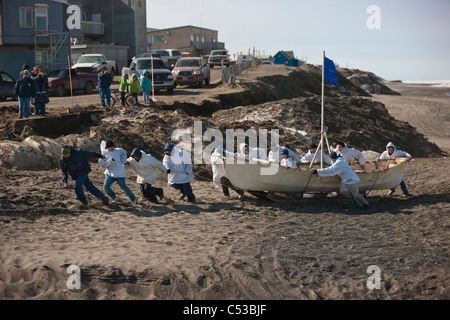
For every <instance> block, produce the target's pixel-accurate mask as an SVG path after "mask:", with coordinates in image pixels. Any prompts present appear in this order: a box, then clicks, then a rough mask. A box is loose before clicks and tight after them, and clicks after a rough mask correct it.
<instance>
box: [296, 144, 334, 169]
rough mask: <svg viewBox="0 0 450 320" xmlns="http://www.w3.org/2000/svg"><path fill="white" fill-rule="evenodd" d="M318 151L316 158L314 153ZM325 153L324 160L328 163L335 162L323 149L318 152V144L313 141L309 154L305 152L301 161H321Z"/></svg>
mask: <svg viewBox="0 0 450 320" xmlns="http://www.w3.org/2000/svg"><path fill="white" fill-rule="evenodd" d="M316 153H317V155H316V158H315V159H314V155H315V154H316ZM322 154H323V162H324V163H326V164H328V165H330V166H331V165H332V164H333V163H332V162H331V159H330V157H328V156H327V155H326V154H325V153H323V152H322V151H319V152H317V144H315V143H313V144H311V145H310V146H309V151H308V153H307V154H305V155H304V156H303V157H302V159H301V161H302V163H311V162H312V161H313V159H314V163H320V162H321V160H320V158H321V155H322Z"/></svg>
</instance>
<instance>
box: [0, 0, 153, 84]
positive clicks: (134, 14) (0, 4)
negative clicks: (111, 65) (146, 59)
mask: <svg viewBox="0 0 450 320" xmlns="http://www.w3.org/2000/svg"><path fill="white" fill-rule="evenodd" d="M69 5H74V6H77V7H78V8H80V17H79V19H80V20H81V23H80V27H79V28H71V29H69V28H68V26H67V24H68V19H69V18H70V17H71V16H72V15H73V13H72V12H67V10H68V7H69ZM146 16H147V15H146V1H145V0H102V1H92V0H70V1H67V0H14V1H13V0H0V69H3V70H5V71H6V72H8V73H9V74H11V75H12V76H13V77H15V78H17V77H18V75H19V72H20V70H21V67H22V65H23V64H28V65H29V66H35V65H43V66H44V68H45V70H47V71H49V70H51V69H55V68H66V67H67V66H68V64H69V60H72V62H73V60H76V58H77V56H79V55H81V54H83V53H103V54H105V56H106V57H107V59H108V60H116V62H117V65H118V67H119V70H120V68H121V67H123V66H127V65H128V63H129V60H130V59H131V58H132V57H133V56H135V55H136V54H138V53H141V52H145V51H146V50H147V28H146Z"/></svg>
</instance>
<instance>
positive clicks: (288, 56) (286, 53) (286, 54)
mask: <svg viewBox="0 0 450 320" xmlns="http://www.w3.org/2000/svg"><path fill="white" fill-rule="evenodd" d="M278 52H281V53H282V54H284V55H285V56H286V57H287V58H289V59H293V58H294V51H283V50H281V51H278Z"/></svg>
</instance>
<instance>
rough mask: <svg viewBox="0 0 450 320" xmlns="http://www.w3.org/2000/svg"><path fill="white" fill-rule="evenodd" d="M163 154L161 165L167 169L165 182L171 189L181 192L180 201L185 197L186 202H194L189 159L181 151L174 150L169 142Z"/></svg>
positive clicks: (190, 161) (192, 174) (192, 177)
mask: <svg viewBox="0 0 450 320" xmlns="http://www.w3.org/2000/svg"><path fill="white" fill-rule="evenodd" d="M164 154H165V155H164V158H163V162H162V163H163V165H164V167H166V169H168V171H167V182H168V183H169V185H170V186H171V187H172V188H175V189H177V190H179V191H180V192H181V194H182V196H181V199H182V200H183V199H184V198H185V197H187V201H188V202H195V196H194V193H193V192H192V187H191V181H192V180H193V179H194V172H193V171H192V160H191V157H190V156H189V155H188V154H187V153H186V152H184V151H183V150H179V149H177V148H175V147H174V146H173V145H172V144H171V143H170V142H168V143H167V144H166V146H165V147H164Z"/></svg>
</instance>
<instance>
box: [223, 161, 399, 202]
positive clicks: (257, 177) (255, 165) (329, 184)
mask: <svg viewBox="0 0 450 320" xmlns="http://www.w3.org/2000/svg"><path fill="white" fill-rule="evenodd" d="M228 160H230V159H228ZM242 162H243V161H242V160H241V161H240V162H238V161H227V159H226V158H224V161H223V163H224V169H225V172H226V174H227V176H228V179H229V180H230V182H231V183H232V184H233V185H234V186H236V187H238V188H240V189H242V190H247V191H258V192H279V193H299V194H304V193H330V192H337V193H339V192H340V190H341V179H340V177H339V176H334V177H323V178H321V177H319V176H318V175H316V174H312V171H313V169H315V168H319V166H318V165H313V166H312V167H311V168H310V165H309V164H308V165H306V164H305V165H297V168H288V167H283V166H278V171H277V172H276V174H271V175H269V174H264V173H265V171H266V172H267V171H268V170H269V168H270V166H271V165H273V164H271V163H270V162H269V161H266V160H257V159H252V161H251V162H250V160H248V159H246V160H245V162H244V163H242ZM406 162H407V159H406V158H396V159H388V160H380V161H370V162H366V164H365V166H364V168H365V169H364V170H362V169H361V167H360V166H359V164H357V163H351V164H350V166H351V167H352V168H353V169H354V170H355V172H356V174H357V175H358V177H359V178H360V181H359V183H358V185H359V190H360V191H361V192H369V191H371V190H382V189H391V188H394V187H396V186H398V185H399V184H400V182H401V181H402V180H403V176H404V173H405V166H406ZM272 168H273V167H272Z"/></svg>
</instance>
